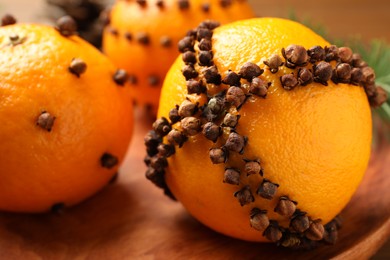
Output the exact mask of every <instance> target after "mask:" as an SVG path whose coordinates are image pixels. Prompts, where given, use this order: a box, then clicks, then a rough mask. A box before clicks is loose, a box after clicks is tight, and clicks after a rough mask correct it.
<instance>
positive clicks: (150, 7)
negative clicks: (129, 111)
mask: <svg viewBox="0 0 390 260" xmlns="http://www.w3.org/2000/svg"><path fill="white" fill-rule="evenodd" d="M251 17H254V14H253V11H252V10H251V8H250V6H249V4H248V3H247V2H246V1H245V0H244V1H242V0H241V1H240V0H228V1H224V0H222V1H221V0H208V1H204V0H180V1H178V0H159V1H157V0H145V1H135V0H131V1H117V2H116V4H115V5H114V6H113V7H112V9H111V12H110V13H109V15H108V17H107V26H106V27H105V30H104V33H103V51H104V52H105V54H106V55H107V56H108V57H109V58H110V59H111V60H112V61H113V62H114V64H116V65H117V66H118V67H121V68H124V69H125V70H126V71H127V72H128V73H129V75H130V78H129V81H130V83H131V93H132V97H133V99H134V101H135V103H138V104H139V105H141V106H147V107H150V108H152V111H154V113H156V111H157V107H158V101H159V96H160V91H161V86H162V83H163V81H164V77H165V75H166V73H167V72H168V70H169V67H170V66H171V65H172V63H173V62H174V60H175V59H176V57H177V55H178V50H177V43H178V41H179V39H181V38H182V37H183V36H184V35H185V34H186V33H187V31H189V30H190V29H192V28H194V27H196V26H197V25H198V24H199V23H200V22H201V21H203V20H205V19H213V20H217V21H219V22H221V23H227V22H233V21H236V20H240V19H247V18H251Z"/></svg>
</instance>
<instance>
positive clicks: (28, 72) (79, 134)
mask: <svg viewBox="0 0 390 260" xmlns="http://www.w3.org/2000/svg"><path fill="white" fill-rule="evenodd" d="M73 25H74V22H73V21H72V20H71V19H70V18H69V17H68V18H63V19H61V20H59V24H58V28H57V29H55V28H52V27H49V26H43V25H32V24H15V25H7V26H3V27H0V124H1V128H0V140H1V144H0V154H1V156H0V210H5V211H14V212H43V211H48V210H50V209H53V210H60V209H61V207H63V206H65V207H66V206H72V205H74V204H76V203H79V202H81V201H82V200H84V199H86V198H87V197H89V196H91V195H92V194H94V193H96V192H97V191H98V190H99V189H101V188H102V187H103V186H105V185H106V184H108V183H109V182H110V180H111V179H112V178H113V176H114V175H115V174H116V173H117V171H118V167H119V164H120V163H121V162H122V160H123V158H124V155H125V152H126V150H127V146H128V143H129V141H130V137H131V133H132V124H133V118H132V105H131V102H129V100H130V94H129V87H128V85H123V84H122V81H123V76H122V77H118V69H117V68H116V67H115V66H114V65H113V64H112V63H111V62H110V61H109V60H108V59H107V58H106V57H105V56H104V55H103V54H101V53H100V52H99V51H98V50H97V49H95V48H94V47H93V46H91V45H90V44H89V43H87V42H85V41H84V40H82V39H81V38H79V37H78V36H75V35H73V34H74V33H75V32H74V29H75V27H74V26H73ZM72 35H73V36H72ZM119 71H120V70H119ZM119 74H120V73H119ZM121 79H122V81H121Z"/></svg>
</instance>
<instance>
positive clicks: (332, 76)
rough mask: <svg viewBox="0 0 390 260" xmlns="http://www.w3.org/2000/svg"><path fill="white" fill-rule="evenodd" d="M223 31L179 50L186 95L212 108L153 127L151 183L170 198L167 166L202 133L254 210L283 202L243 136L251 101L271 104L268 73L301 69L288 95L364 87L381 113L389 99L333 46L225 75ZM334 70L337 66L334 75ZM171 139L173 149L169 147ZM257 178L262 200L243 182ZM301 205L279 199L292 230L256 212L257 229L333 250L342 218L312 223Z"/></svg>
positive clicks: (288, 79) (183, 110)
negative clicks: (216, 39) (238, 162)
mask: <svg viewBox="0 0 390 260" xmlns="http://www.w3.org/2000/svg"><path fill="white" fill-rule="evenodd" d="M218 26H219V24H218V23H216V22H212V21H206V22H203V23H201V24H200V25H199V27H198V28H197V29H195V30H191V31H189V32H188V33H187V35H186V36H185V37H184V38H183V39H182V40H181V41H180V42H179V44H178V49H179V51H180V52H181V53H182V59H183V61H184V63H185V65H184V67H183V69H182V74H183V76H184V78H185V79H186V86H187V94H188V95H205V96H206V97H207V101H208V102H207V103H206V104H205V105H203V106H200V105H199V104H197V103H196V104H195V103H193V102H192V101H190V99H188V100H185V101H184V102H183V103H182V104H180V105H176V107H175V108H173V109H171V111H170V112H169V120H168V119H166V118H161V119H158V120H157V121H156V122H155V123H154V125H153V127H154V130H152V131H151V132H149V133H148V135H147V136H146V137H145V145H146V147H147V153H148V155H147V157H146V159H145V162H146V164H147V165H148V166H149V168H148V170H147V173H146V177H147V178H148V179H150V180H151V181H152V182H154V183H155V184H156V185H157V186H159V187H161V188H163V189H164V190H165V192H166V193H167V194H168V195H169V196H171V197H172V194H171V193H170V191H169V189H168V187H167V185H166V184H165V180H164V174H165V168H166V167H167V166H168V162H167V158H168V157H169V156H172V155H173V154H174V153H175V149H176V148H175V147H178V148H180V147H182V146H183V145H184V143H185V142H186V141H188V140H189V139H190V138H191V136H194V135H197V134H199V133H202V134H203V135H204V137H205V138H206V139H208V140H210V141H211V142H213V143H214V144H217V143H218V144H221V143H222V144H223V145H222V146H215V147H211V148H210V150H209V157H210V160H211V162H212V163H213V164H225V171H224V174H223V180H222V181H223V182H224V183H226V184H229V185H236V186H240V185H242V186H240V188H239V189H238V190H237V191H236V192H235V193H234V194H233V195H234V197H235V198H236V199H237V200H238V203H239V204H240V205H241V206H245V205H250V204H252V203H253V202H254V201H255V200H256V199H257V198H259V199H266V200H272V199H273V198H275V196H277V192H278V188H279V184H277V183H273V182H272V181H271V180H270V179H269V178H270V176H264V175H265V173H264V171H263V168H262V167H261V163H260V160H259V159H258V158H255V159H247V158H245V157H244V155H245V147H246V145H247V143H248V138H247V137H245V136H242V135H240V134H239V133H238V132H237V125H238V123H239V119H240V114H239V111H240V108H241V107H242V106H243V105H244V104H245V101H246V100H247V99H248V98H250V97H252V96H257V97H261V98H266V96H267V91H268V88H269V87H270V83H269V82H267V81H266V80H265V78H263V77H262V74H263V73H264V70H266V69H268V70H269V71H270V72H271V73H277V72H278V71H279V69H280V67H281V66H283V65H285V66H286V67H288V68H290V69H296V70H295V71H294V72H293V73H291V74H285V75H282V76H281V83H282V86H283V87H284V88H285V89H287V90H292V89H293V88H295V87H296V86H298V85H300V86H305V85H307V84H309V83H311V82H319V83H322V84H324V85H327V81H329V80H332V81H333V82H335V83H348V84H354V85H359V86H363V87H364V89H365V91H366V93H367V96H368V98H369V100H370V103H371V105H373V106H379V105H380V104H382V103H383V102H384V101H386V99H387V97H386V93H385V92H384V91H383V93H382V88H380V87H376V86H375V74H374V72H373V70H372V69H371V68H369V67H368V66H367V64H366V63H365V62H364V61H362V60H361V58H360V56H359V55H358V54H353V53H352V50H351V49H350V48H347V47H342V48H337V47H336V46H334V45H331V46H328V47H325V48H322V47H320V46H315V47H312V48H310V49H309V50H306V49H305V48H304V47H302V46H299V45H290V46H288V47H287V48H286V49H283V50H282V56H283V58H284V60H283V58H282V57H280V56H279V55H277V54H274V55H272V56H271V57H270V58H269V59H267V60H266V61H264V65H265V67H264V68H263V69H262V68H261V67H260V66H259V65H257V64H255V63H253V62H247V63H245V64H244V65H243V66H242V67H241V69H240V71H238V72H234V71H231V70H229V71H227V72H226V73H225V74H224V75H221V74H220V73H219V71H218V68H217V66H215V64H214V61H213V56H214V55H213V52H212V36H213V30H214V29H215V28H216V27H218ZM330 62H334V63H335V64H336V66H335V67H332V65H331V63H330ZM294 73H295V74H294ZM244 84H245V87H243V85H244ZM215 85H217V86H223V88H222V89H224V90H223V91H221V92H220V93H217V94H214V95H211V94H210V93H209V91H208V90H209V88H210V87H213V86H215ZM164 136H166V137H167V138H166V140H167V141H168V144H164V143H163V137H164ZM217 141H219V142H217ZM232 153H236V154H238V155H240V156H242V158H243V160H244V162H245V164H244V167H243V168H244V169H243V170H240V167H236V166H234V165H231V164H230V163H231V162H230V160H229V155H230V154H232ZM242 172H245V173H246V175H243V174H242ZM252 175H257V176H260V177H261V178H262V182H261V183H260V184H259V186H258V187H257V190H256V191H255V192H252V189H251V187H250V185H244V182H242V178H250V176H252ZM257 196H258V197H257ZM297 204H298V203H297V202H296V201H294V200H292V199H290V198H289V197H288V196H287V195H281V196H278V203H277V205H276V207H275V208H274V211H275V212H276V213H277V214H279V215H280V216H282V217H284V218H286V219H288V220H289V226H288V227H282V226H281V225H280V224H279V223H278V222H277V221H276V220H272V219H269V218H268V215H267V211H266V210H264V209H259V208H256V207H255V208H253V209H252V210H251V213H250V216H249V217H250V218H249V220H250V221H249V222H250V225H251V226H252V227H253V228H254V229H256V230H258V231H260V232H262V234H263V236H265V237H266V238H267V239H269V240H270V241H273V242H275V243H277V244H278V245H281V246H284V247H290V248H303V249H308V248H313V247H315V246H318V245H319V244H320V243H327V244H334V243H335V242H336V240H337V237H338V229H340V227H341V222H340V220H339V217H336V218H335V219H334V220H332V221H331V222H329V223H328V224H326V225H323V224H322V223H321V219H312V218H310V216H309V215H308V214H307V213H306V212H304V211H302V210H301V209H299V208H298V207H297Z"/></svg>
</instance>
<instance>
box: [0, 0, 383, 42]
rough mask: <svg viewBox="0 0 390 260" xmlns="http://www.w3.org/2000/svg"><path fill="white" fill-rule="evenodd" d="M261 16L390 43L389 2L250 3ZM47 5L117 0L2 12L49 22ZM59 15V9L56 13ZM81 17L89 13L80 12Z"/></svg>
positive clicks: (26, 1)
mask: <svg viewBox="0 0 390 260" xmlns="http://www.w3.org/2000/svg"><path fill="white" fill-rule="evenodd" d="M248 1H249V3H251V5H252V6H253V7H254V9H255V11H256V14H257V15H258V16H276V17H291V15H292V14H295V15H296V17H298V18H299V20H301V21H303V20H304V21H310V22H311V23H313V24H314V25H317V26H318V25H320V27H321V26H322V27H323V29H325V30H326V31H327V32H328V33H329V34H330V35H331V36H332V37H335V38H344V37H346V36H347V35H348V36H360V37H361V39H362V40H363V41H366V42H367V41H369V40H370V39H374V38H375V39H383V40H385V41H387V42H390V30H389V28H388V26H389V24H390V15H389V11H390V1H389V0H371V1H368V0H317V1H305V0H273V1H272V0H248ZM47 2H50V3H54V4H57V5H59V4H61V3H71V4H73V5H77V3H80V2H92V3H97V4H102V5H109V4H111V3H113V2H114V0H89V1H85V0H0V11H1V12H4V11H7V12H10V13H13V14H15V15H16V16H17V17H18V18H19V20H20V21H26V22H28V21H40V22H49V21H50V20H49V18H48V17H50V16H53V15H56V14H57V13H56V11H55V10H54V9H53V8H48V6H47V5H46V3H47ZM57 12H58V10H57ZM77 12H78V14H79V15H82V13H83V12H87V11H86V10H84V11H83V10H78V11H77Z"/></svg>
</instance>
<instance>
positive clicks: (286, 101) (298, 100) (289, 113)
mask: <svg viewBox="0 0 390 260" xmlns="http://www.w3.org/2000/svg"><path fill="white" fill-rule="evenodd" d="M243 32H245V33H243ZM289 44H300V45H303V46H304V47H306V48H309V47H311V46H314V45H321V46H326V45H329V43H328V42H326V41H325V40H323V39H322V38H321V37H320V36H318V35H316V34H315V33H314V32H312V31H311V30H309V29H307V28H306V27H304V26H302V25H300V24H297V23H295V22H291V21H288V20H283V19H273V18H262V19H252V20H246V21H241V22H236V23H232V24H229V25H226V26H223V27H220V28H218V29H216V31H215V33H214V36H213V51H214V57H215V59H214V62H215V64H216V65H217V67H218V69H219V71H220V73H221V74H222V75H223V73H224V72H226V71H227V70H228V69H232V70H234V71H236V72H238V71H239V68H240V66H242V64H244V63H245V62H248V61H250V62H254V63H257V64H258V65H260V66H261V67H264V65H263V64H262V61H263V59H264V58H266V57H269V56H270V55H272V54H274V53H277V54H279V53H280V51H281V48H283V47H287V46H288V45H289ZM182 66H183V62H182V60H181V59H180V58H179V59H177V61H176V62H175V64H174V65H173V66H172V68H171V70H170V72H169V73H168V75H167V78H166V81H165V83H164V87H163V90H162V95H161V101H160V108H159V116H167V115H168V112H169V109H170V108H172V107H174V106H175V105H176V104H180V103H181V101H182V100H183V99H184V98H185V93H186V88H185V79H184V78H183V76H182V75H181V72H180V69H181V67H182ZM291 71H292V70H290V69H287V68H285V67H283V69H282V71H279V72H278V73H277V74H274V75H273V74H271V73H270V72H269V71H268V70H266V71H265V73H264V74H263V75H264V76H265V77H266V78H267V80H269V81H271V82H272V86H271V87H270V89H269V93H268V96H267V98H266V99H262V98H254V99H250V100H249V101H248V102H247V103H246V104H245V105H244V106H243V107H242V109H241V110H240V114H241V116H242V117H241V118H240V121H239V126H238V128H237V131H238V133H240V134H242V135H244V136H247V137H248V138H249V142H248V144H247V146H246V148H245V157H246V158H249V159H254V158H260V160H261V165H262V167H263V169H264V177H265V178H268V179H269V180H271V181H273V182H276V183H278V184H279V185H280V187H279V191H278V194H277V196H276V197H275V198H274V199H273V200H272V201H271V202H270V201H267V200H264V199H262V198H261V197H259V196H258V195H255V199H256V200H255V203H252V204H250V205H249V206H248V205H247V206H244V207H241V206H240V205H239V203H238V201H237V199H236V198H234V196H233V193H234V192H235V191H237V190H238V189H239V187H238V186H232V185H229V184H224V183H223V182H222V179H223V172H224V165H223V164H222V165H213V164H212V163H211V162H210V159H209V155H208V151H209V148H210V147H212V146H216V147H217V146H220V145H222V143H217V144H216V145H213V144H212V142H211V141H208V140H206V139H205V138H204V137H203V136H202V135H201V134H199V135H197V136H195V137H194V138H190V141H189V142H187V143H186V144H184V146H183V148H182V149H176V154H175V155H174V156H173V157H172V158H170V159H169V167H168V168H167V169H168V170H167V172H168V173H167V175H166V181H167V184H168V186H169V188H170V189H171V191H172V192H173V194H174V195H175V196H176V197H177V198H178V200H179V201H181V203H182V204H183V205H184V207H186V209H187V210H188V211H189V212H190V213H191V214H192V215H193V216H194V217H195V218H197V219H198V220H199V221H201V222H202V223H204V224H205V225H207V226H209V227H210V228H212V229H214V230H216V231H218V232H220V233H223V234H226V235H229V236H232V237H235V238H239V239H244V240H249V241H266V239H265V238H264V237H263V236H262V234H261V232H258V231H255V230H254V229H252V228H251V227H250V224H249V213H250V210H251V209H252V208H253V207H258V208H260V209H266V210H268V214H269V217H270V219H275V220H278V221H281V223H283V225H284V226H286V224H287V223H288V222H286V220H285V219H283V218H282V217H281V216H279V215H278V214H276V213H275V212H274V211H273V209H274V208H275V206H276V203H277V197H279V196H282V195H288V196H289V197H290V199H292V200H295V201H297V202H298V208H299V209H301V210H303V211H306V212H308V214H309V216H310V217H311V218H312V219H317V218H320V219H322V220H323V221H322V223H323V224H326V223H327V222H329V221H330V220H331V219H332V218H333V217H335V216H336V215H337V214H338V213H339V212H340V211H341V210H342V209H343V208H344V206H345V205H346V204H347V203H348V201H349V200H350V198H351V196H352V195H353V193H354V192H355V190H356V189H357V187H358V185H359V183H360V181H361V179H362V177H363V175H364V172H365V170H366V167H367V164H368V160H369V155H370V143H371V113H370V107H369V104H368V101H367V97H366V94H365V92H364V90H363V88H361V87H356V86H350V85H346V84H339V85H335V84H334V83H332V82H330V83H329V86H327V87H325V86H323V85H320V84H317V83H312V84H309V85H308V86H306V87H298V88H296V89H294V90H293V91H286V90H284V89H283V88H282V87H281V84H280V80H279V77H280V76H281V75H282V74H283V72H291ZM238 163H240V162H238V161H237V159H236V158H233V163H232V165H239V164H238ZM241 165H242V163H241ZM243 175H245V173H242V175H241V176H243ZM241 180H242V182H243V183H244V184H246V183H249V184H250V185H251V190H252V193H253V194H256V189H257V187H258V186H259V184H260V182H261V178H260V177H259V176H250V177H249V178H246V177H245V178H243V177H242V178H241Z"/></svg>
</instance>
